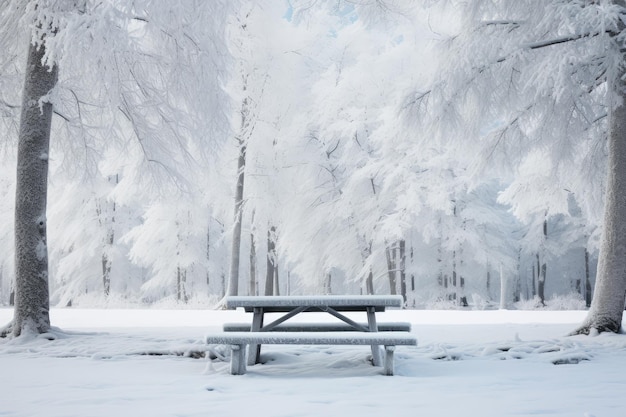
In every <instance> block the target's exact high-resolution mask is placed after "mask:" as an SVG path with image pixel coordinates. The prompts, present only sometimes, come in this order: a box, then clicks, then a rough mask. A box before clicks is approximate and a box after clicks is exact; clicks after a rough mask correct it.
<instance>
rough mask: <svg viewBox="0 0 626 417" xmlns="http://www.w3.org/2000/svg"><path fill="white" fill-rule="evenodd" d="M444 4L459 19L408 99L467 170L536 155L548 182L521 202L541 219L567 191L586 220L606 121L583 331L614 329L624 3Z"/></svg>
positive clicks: (618, 309)
mask: <svg viewBox="0 0 626 417" xmlns="http://www.w3.org/2000/svg"><path fill="white" fill-rule="evenodd" d="M452 3H453V4H454V5H456V6H461V7H460V8H459V9H458V10H459V13H458V15H457V19H456V20H455V19H451V21H453V22H454V21H456V22H458V26H457V27H453V28H451V29H449V31H450V33H451V34H452V36H450V37H449V39H448V40H447V47H448V54H447V55H445V56H444V58H443V59H442V62H443V65H442V67H441V69H440V77H439V81H437V82H436V83H434V85H433V87H432V89H423V88H421V89H420V91H421V92H416V93H415V94H413V95H412V96H411V98H410V100H409V102H410V104H411V106H413V107H414V109H416V110H418V111H417V112H416V113H413V115H414V117H416V118H417V117H419V118H420V121H421V122H423V123H424V124H422V125H421V126H426V127H427V128H428V130H427V131H426V135H425V137H427V138H429V140H432V139H441V142H439V143H441V144H442V146H445V149H446V152H447V154H448V155H452V158H453V159H454V160H456V161H465V162H464V164H466V166H467V167H468V168H469V169H470V170H471V172H472V173H473V174H475V175H486V176H487V177H488V176H500V177H505V178H509V179H510V178H511V172H512V171H511V170H510V169H509V168H516V167H520V166H522V165H523V164H524V163H526V162H527V161H528V160H529V158H532V157H533V156H536V155H537V154H539V155H540V156H541V158H542V159H543V160H544V161H546V162H545V163H543V164H541V165H537V164H533V165H531V166H533V167H535V169H545V170H546V171H545V175H544V177H549V178H550V180H549V181H548V182H546V183H545V184H546V185H547V186H548V187H546V189H544V190H542V191H543V192H542V193H541V194H540V195H541V196H539V195H537V194H534V195H533V200H532V201H529V202H528V203H530V204H532V205H533V210H541V211H542V212H543V213H544V216H547V220H548V221H549V220H550V217H552V216H554V215H559V214H564V215H568V210H567V207H568V204H567V201H568V198H570V197H569V193H573V194H574V195H575V197H576V198H577V200H578V201H579V204H580V206H581V208H582V211H583V213H584V215H585V216H586V217H588V218H590V219H593V218H594V214H593V213H592V212H591V211H588V209H589V208H590V207H591V206H592V205H593V204H589V202H591V201H599V200H601V192H602V190H598V189H594V188H593V187H592V186H590V184H593V182H594V181H595V182H596V184H597V183H602V181H601V180H598V177H599V175H600V174H599V172H600V171H599V170H597V169H593V170H589V167H590V166H597V165H602V163H601V162H598V161H599V160H600V161H601V158H602V156H603V149H604V145H603V144H604V140H605V138H606V137H607V133H606V131H607V127H608V130H609V133H608V138H609V154H610V157H609V172H610V176H609V183H608V186H607V205H606V207H607V208H606V210H607V211H606V212H605V213H606V214H605V218H604V229H603V230H604V232H603V233H604V236H605V238H604V239H603V246H602V249H601V251H600V267H599V269H598V280H597V286H596V296H595V298H594V302H593V305H592V309H591V311H590V314H589V318H588V320H587V321H586V323H585V324H584V325H583V328H582V330H581V331H582V332H588V331H589V329H591V328H595V329H598V330H600V331H605V330H611V331H617V330H618V329H619V326H620V323H621V318H622V311H623V307H624V294H625V293H626V291H625V290H626V288H625V285H626V272H625V271H623V269H624V268H623V267H621V266H620V265H623V262H622V259H623V258H624V254H623V253H621V252H620V251H621V250H623V249H622V248H623V247H624V246H623V245H621V244H620V243H619V241H616V240H615V239H612V238H611V236H621V235H623V234H622V233H621V232H620V230H621V228H622V227H623V225H625V224H626V220H625V219H624V218H621V217H619V216H620V210H619V207H621V205H620V204H619V201H621V200H620V199H621V197H617V198H615V197H616V196H620V195H621V191H619V188H618V187H616V185H618V184H619V180H618V179H617V178H615V177H614V176H615V175H616V174H617V175H619V173H620V172H621V171H620V169H619V165H617V164H618V162H617V161H619V155H620V152H619V149H618V148H617V147H616V145H614V144H611V143H614V142H616V143H621V142H620V141H619V140H617V139H615V138H616V136H618V135H619V132H620V125H619V123H620V120H623V119H622V118H621V117H622V116H621V114H620V113H619V111H620V109H621V96H622V94H623V89H622V88H623V87H622V86H621V85H620V84H619V83H618V82H616V81H615V80H619V79H620V77H621V75H622V74H623V63H624V59H623V55H622V52H621V50H620V47H621V45H622V42H623V36H624V35H623V34H622V19H623V18H624V15H623V11H624V10H623V8H622V5H621V4H618V3H616V2H609V1H599V2H598V1H580V2H571V1H554V2H546V3H537V2H532V1H519V2H514V3H511V2H505V1H494V2H471V3H466V4H463V5H461V4H457V3H454V2H452ZM448 10H452V9H448ZM615 97H618V98H615ZM419 110H422V112H420V111H419ZM607 114H609V118H608V119H610V122H609V123H608V124H607V118H606V115H607ZM461 144H462V145H461ZM460 145H461V146H460ZM470 150H472V152H470ZM581 155H582V157H581ZM616 158H617V159H616ZM575 162H576V164H575ZM526 172H527V173H528V174H530V175H535V174H536V172H532V171H531V170H526ZM513 173H514V174H517V175H518V177H517V178H518V181H517V182H512V185H511V186H516V184H519V178H520V177H519V175H520V172H519V171H518V172H517V173H515V171H513ZM611 181H613V184H611ZM507 192H508V190H507ZM512 195H517V197H521V196H523V195H524V193H519V192H510V193H509V196H512ZM542 197H545V198H542ZM612 200H613V202H612ZM509 201H511V202H512V200H509ZM613 203H617V205H614V204H613ZM526 206H527V207H528V204H527V205H526ZM519 207H522V205H518V208H519ZM596 207H597V206H596Z"/></svg>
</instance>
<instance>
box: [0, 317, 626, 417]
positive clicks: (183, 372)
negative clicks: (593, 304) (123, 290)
mask: <svg viewBox="0 0 626 417" xmlns="http://www.w3.org/2000/svg"><path fill="white" fill-rule="evenodd" d="M12 314H13V312H12V310H10V309H0V324H2V325H3V324H6V323H7V322H8V321H9V320H10V319H11V317H12ZM585 314H586V313H585V312H584V311H398V310H395V311H388V312H386V313H383V314H381V317H380V318H379V320H381V321H382V320H390V321H391V320H393V321H409V322H411V323H412V324H413V332H414V333H415V334H416V336H417V337H418V341H419V346H418V347H417V348H415V347H398V348H397V351H396V363H395V365H396V366H395V369H396V375H395V376H393V377H387V376H383V375H381V374H380V372H381V368H375V367H373V366H371V365H370V364H369V363H368V361H367V355H368V351H369V348H368V347H366V346H331V347H328V346H280V345H276V346H267V347H264V351H263V353H262V360H263V361H264V362H265V364H263V365H256V366H253V367H249V368H248V373H247V374H246V375H243V376H232V375H229V374H228V364H227V363H225V362H219V361H215V362H211V361H209V360H208V359H206V358H199V359H196V358H194V356H196V355H195V354H191V353H193V352H202V351H203V350H204V346H203V343H202V336H203V334H205V333H207V332H209V331H219V330H220V327H221V325H222V323H224V322H227V321H228V322H233V321H248V320H249V319H250V317H249V316H248V315H246V314H245V313H244V312H242V311H211V310H184V311H180V310H85V309H53V310H52V312H51V318H52V321H53V325H55V326H57V327H59V328H60V329H62V330H60V331H57V332H55V335H56V336H57V338H56V340H52V341H49V340H45V339H44V338H36V339H31V340H19V339H18V340H6V339H2V340H0V416H2V417H9V416H10V417H18V416H20V417H25V416H46V417H61V416H62V417H72V416H77V417H91V416H103V417H104V416H106V417H111V416H115V417H123V416H133V417H136V416H150V417H157V416H181V417H182V416H219V417H229V416H233V417H234V416H254V417H262V416H271V417H279V416H289V417H296V416H325V417H331V416H341V417H347V416H355V417H356V416H359V417H365V416H372V417H373V416H376V417H380V416H390V417H391V416H393V417H399V416H424V417H433V416H437V417H439V416H477V417H487V416H493V417H504V416H551V417H553V416H554V417H556V416H562V417H591V416H594V417H624V416H626V399H625V393H626V336H625V335H615V334H603V335H600V336H595V337H584V336H576V337H566V336H565V335H566V334H567V333H568V332H569V331H571V330H573V329H574V328H575V326H576V325H577V324H578V323H580V322H581V321H582V319H583V317H584V316H585ZM324 316H326V315H319V316H318V317H315V318H314V319H315V320H316V321H319V319H322V318H324ZM356 318H359V317H356ZM360 319H362V318H360ZM145 353H150V354H151V355H146V354H145ZM185 353H186V355H185ZM161 354H167V355H161ZM176 354H182V356H177V355H176Z"/></svg>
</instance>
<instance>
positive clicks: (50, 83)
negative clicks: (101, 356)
mask: <svg viewBox="0 0 626 417" xmlns="http://www.w3.org/2000/svg"><path fill="white" fill-rule="evenodd" d="M44 55H45V46H44V45H43V44H42V45H41V46H40V47H39V48H38V47H37V46H35V45H34V44H32V43H31V44H30V46H29V49H28V62H27V66H26V77H25V81H24V93H23V98H22V110H21V117H20V130H19V139H18V155H17V177H16V195H15V314H14V318H13V323H12V325H10V326H9V328H11V332H12V335H13V336H14V337H17V336H20V335H21V334H23V333H27V332H34V333H45V332H47V331H48V330H49V329H50V315H49V309H50V301H49V294H48V247H47V235H46V226H47V219H46V204H47V189H48V155H49V149H50V128H51V123H52V103H50V101H49V100H48V99H46V95H47V94H48V93H49V92H50V90H52V88H54V86H55V84H56V81H57V67H56V65H55V66H53V67H52V68H49V67H48V66H46V65H44V64H43V62H42V60H43V57H44ZM7 329H8V328H7ZM7 331H8V330H7ZM7 331H3V332H2V333H7Z"/></svg>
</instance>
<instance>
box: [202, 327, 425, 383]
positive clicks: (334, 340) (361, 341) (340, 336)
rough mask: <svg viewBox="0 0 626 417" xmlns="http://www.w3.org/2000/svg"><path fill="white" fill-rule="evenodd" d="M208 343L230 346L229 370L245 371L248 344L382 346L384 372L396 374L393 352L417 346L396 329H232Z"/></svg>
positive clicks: (209, 337) (412, 338)
mask: <svg viewBox="0 0 626 417" xmlns="http://www.w3.org/2000/svg"><path fill="white" fill-rule="evenodd" d="M205 340H206V342H207V343H208V344H226V345H230V346H231V356H230V373H231V374H232V375H243V374H245V373H246V360H245V346H246V345H249V344H259V345H260V344H281V345H284V344H293V345H382V346H384V347H385V359H384V374H385V375H393V373H394V369H393V353H394V351H395V347H396V346H397V345H409V346H415V345H417V339H416V338H415V337H414V336H412V335H410V334H408V333H396V332H369V333H356V332H353V331H350V332H312V333H309V332H297V333H294V332H231V333H219V334H209V335H207V336H206V339H205Z"/></svg>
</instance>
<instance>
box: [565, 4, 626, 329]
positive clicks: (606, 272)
mask: <svg viewBox="0 0 626 417" xmlns="http://www.w3.org/2000/svg"><path fill="white" fill-rule="evenodd" d="M618 3H620V4H622V2H618ZM615 47H616V48H617V47H618V46H617V45H615ZM614 84H615V87H614V88H613V97H612V106H611V107H612V111H611V114H610V120H609V123H610V127H609V135H608V136H609V137H608V145H609V163H608V167H607V168H608V179H607V189H606V201H605V203H604V228H603V229H602V242H601V246H600V259H599V260H598V273H597V277H596V285H595V290H594V296H593V301H592V302H591V308H590V309H589V313H588V314H587V318H586V319H585V321H584V322H583V324H582V326H581V327H580V328H579V329H578V330H576V332H575V333H577V334H589V333H590V332H591V331H592V329H594V330H596V331H598V332H606V331H610V332H619V330H620V328H621V325H622V316H623V313H624V301H625V299H626V298H625V297H626V83H625V82H624V81H622V80H621V79H620V77H619V76H616V77H615V81H614Z"/></svg>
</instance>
